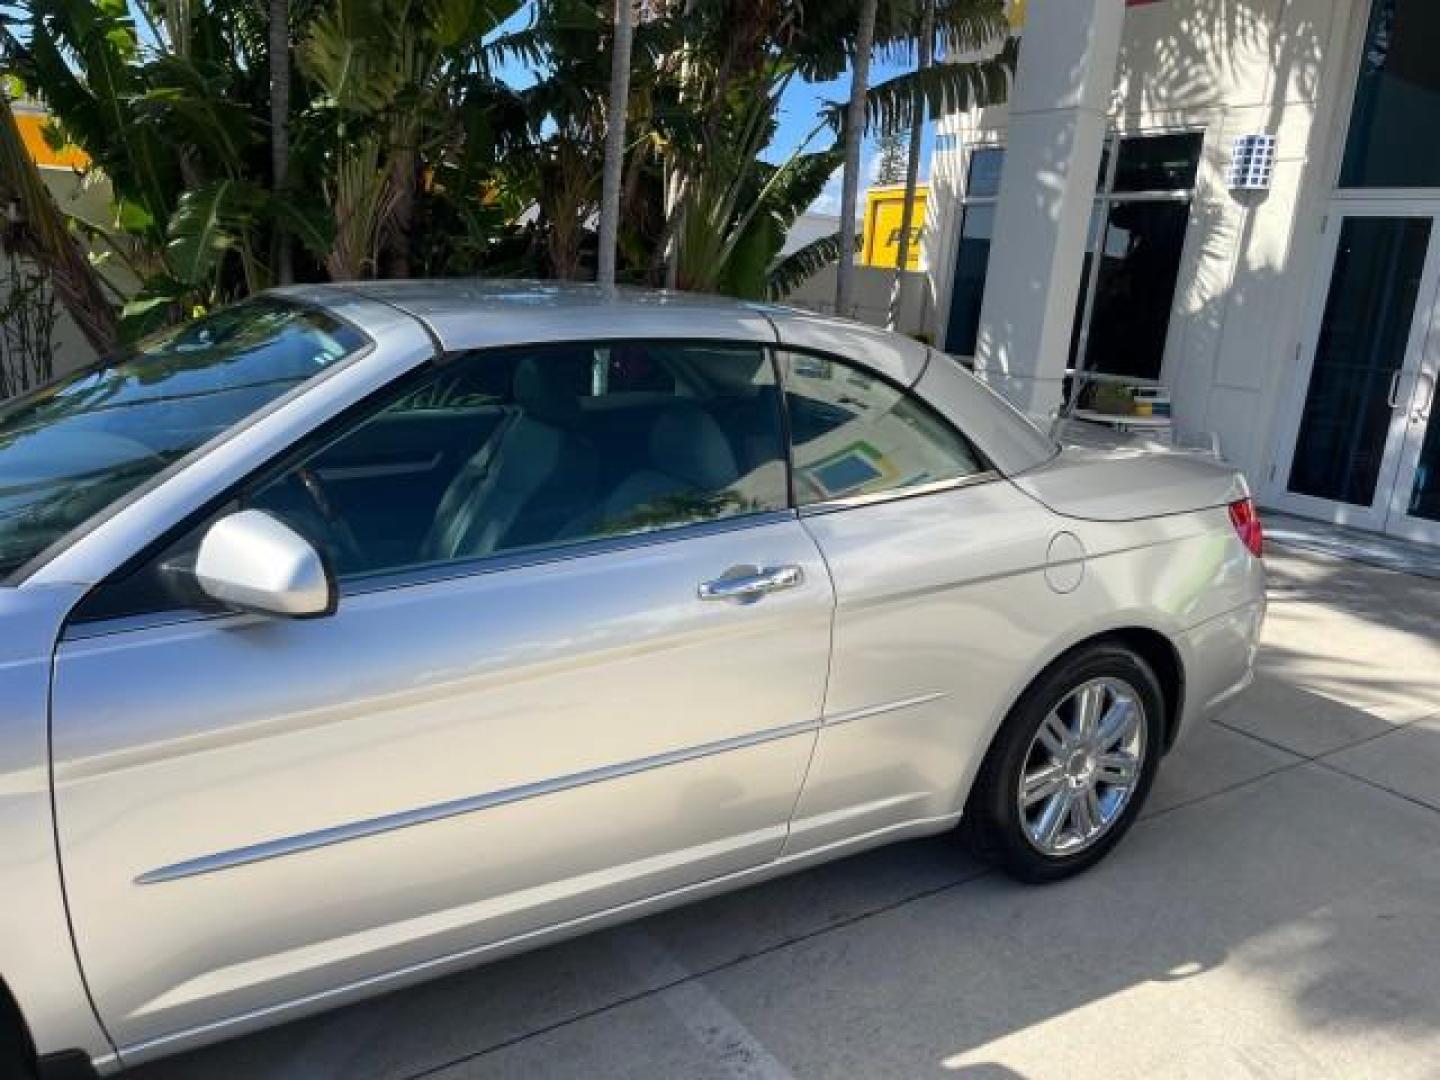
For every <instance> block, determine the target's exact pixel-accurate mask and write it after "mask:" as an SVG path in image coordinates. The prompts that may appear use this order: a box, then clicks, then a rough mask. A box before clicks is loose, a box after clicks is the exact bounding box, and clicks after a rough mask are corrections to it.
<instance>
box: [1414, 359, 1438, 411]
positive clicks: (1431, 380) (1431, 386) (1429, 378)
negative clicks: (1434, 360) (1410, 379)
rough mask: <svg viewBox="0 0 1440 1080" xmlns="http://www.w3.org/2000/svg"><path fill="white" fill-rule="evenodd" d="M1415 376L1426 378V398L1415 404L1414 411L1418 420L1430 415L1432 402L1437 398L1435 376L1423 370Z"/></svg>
mask: <svg viewBox="0 0 1440 1080" xmlns="http://www.w3.org/2000/svg"><path fill="white" fill-rule="evenodd" d="M1415 377H1416V378H1417V379H1424V380H1425V400H1424V401H1422V402H1420V403H1419V404H1418V405H1416V406H1415V413H1414V417H1415V419H1416V420H1424V419H1425V417H1427V416H1429V415H1430V403H1431V402H1432V401H1434V400H1435V376H1433V375H1429V374H1426V373H1425V372H1423V371H1422V372H1420V373H1419V374H1418V375H1416V376H1415Z"/></svg>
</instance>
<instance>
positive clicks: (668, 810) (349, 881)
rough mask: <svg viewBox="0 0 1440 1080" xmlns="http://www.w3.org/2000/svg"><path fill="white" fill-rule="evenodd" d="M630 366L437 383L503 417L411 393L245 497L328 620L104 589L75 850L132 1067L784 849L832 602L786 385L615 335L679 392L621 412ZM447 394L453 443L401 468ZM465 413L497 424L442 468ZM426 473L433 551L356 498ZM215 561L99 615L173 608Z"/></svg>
mask: <svg viewBox="0 0 1440 1080" xmlns="http://www.w3.org/2000/svg"><path fill="white" fill-rule="evenodd" d="M617 348H618V346H615V345H612V344H604V345H599V346H594V347H589V348H577V347H565V348H560V349H555V348H536V349H531V350H529V351H526V350H514V351H508V352H503V353H482V354H476V355H472V356H470V357H467V358H461V359H458V360H455V361H452V362H451V363H450V364H447V365H446V367H445V368H444V369H443V371H444V372H445V373H446V376H447V378H450V379H452V380H453V378H454V373H455V372H456V371H465V370H470V371H473V372H475V373H476V375H477V384H483V386H484V388H485V391H484V393H481V392H479V391H474V390H472V391H471V392H465V391H453V390H452V391H448V392H447V393H445V394H437V393H436V392H435V388H434V380H436V379H438V378H439V377H440V376H439V374H438V373H435V372H432V373H429V374H426V375H425V376H423V377H422V378H421V379H420V381H419V382H418V383H413V382H412V383H407V384H406V385H405V386H403V387H397V388H395V390H394V391H393V392H392V393H391V394H390V395H389V396H388V397H387V398H385V399H384V400H383V401H382V402H381V403H379V404H377V405H372V406H370V407H368V408H367V409H366V410H365V411H364V412H363V413H362V414H361V415H359V416H357V417H353V418H352V419H351V420H350V421H348V422H347V423H346V424H345V425H344V427H343V430H341V431H340V432H339V434H338V435H337V434H335V433H333V432H332V433H331V434H329V435H327V436H326V437H325V439H324V440H323V441H321V442H317V443H316V444H314V445H312V446H308V447H305V448H302V449H301V450H300V451H298V452H297V453H296V454H294V455H292V456H291V457H290V458H289V459H287V460H286V461H284V462H280V463H276V464H275V465H274V466H273V467H271V468H268V469H267V470H265V471H264V472H263V473H262V474H260V475H258V476H257V477H255V478H254V479H253V481H252V482H251V483H249V484H248V485H247V486H246V487H245V488H244V489H243V490H242V491H240V492H238V493H237V494H236V496H235V498H234V499H233V500H230V501H228V502H227V503H226V507H233V506H235V505H243V506H247V507H250V508H256V509H262V510H265V511H267V512H269V513H272V514H273V515H274V516H276V517H279V518H281V519H282V520H285V521H287V522H288V523H289V524H291V525H292V526H293V527H294V528H295V529H296V530H297V531H300V532H302V533H304V534H306V535H308V536H309V537H310V538H311V539H312V540H314V542H315V543H316V544H317V546H320V547H322V549H324V550H325V552H326V554H328V555H329V556H330V558H331V559H332V561H333V562H334V564H335V565H336V566H337V567H339V568H340V571H341V573H340V587H341V598H340V602H339V605H338V609H337V610H336V612H335V613H334V614H333V615H331V616H329V617H326V618H319V619H313V620H284V619H277V618H271V617H261V616H256V615H246V614H235V613H227V612H221V611H213V610H211V611H203V610H195V609H193V608H189V607H185V606H183V605H181V604H178V603H177V602H175V601H170V600H166V601H165V602H152V603H150V605H149V606H150V607H151V608H155V609H158V610H149V611H144V612H140V611H138V610H132V611H130V612H128V613H127V612H125V611H124V610H123V604H120V603H119V601H118V600H117V601H112V602H110V603H108V604H107V603H106V602H105V597H104V594H105V593H106V591H107V590H106V588H105V587H102V588H101V590H100V591H99V593H97V594H96V595H95V596H93V597H92V599H91V602H90V603H89V604H87V606H86V608H85V609H82V610H81V611H80V612H79V613H78V616H77V618H76V619H74V620H72V624H71V626H70V627H69V629H68V631H67V633H66V636H65V639H64V640H63V641H62V642H61V644H60V646H59V648H58V651H57V654H56V659H55V671H54V687H53V705H52V709H53V713H52V715H53V739H54V742H53V753H54V774H55V810H56V820H57V829H58V837H59V844H60V849H61V853H62V860H63V866H64V873H65V883H66V889H67V895H68V897H69V902H70V914H71V917H72V920H73V925H74V933H75V939H76V943H77V947H78V951H79V955H80V957H81V961H82V963H83V965H84V969H85V975H86V979H87V982H88V984H89V988H90V991H91V993H92V995H93V998H94V1002H95V1006H96V1009H97V1010H98V1012H99V1015H100V1017H101V1019H102V1020H103V1021H104V1023H105V1024H106V1026H107V1028H108V1029H109V1031H110V1034H111V1036H112V1037H113V1038H114V1039H115V1041H116V1042H117V1044H118V1045H119V1046H120V1047H121V1048H122V1053H125V1052H126V1048H129V1053H128V1058H129V1060H132V1061H134V1060H139V1059H141V1058H143V1057H144V1056H146V1055H147V1054H148V1053H150V1052H152V1051H155V1050H156V1049H158V1048H163V1047H164V1046H165V1045H166V1043H167V1042H170V1041H171V1040H173V1039H174V1038H176V1037H179V1036H180V1035H181V1034H182V1033H185V1032H190V1031H193V1030H194V1029H196V1028H200V1027H205V1026H213V1025H220V1026H221V1029H222V1030H240V1029H242V1028H243V1027H244V1026H245V1025H247V1024H249V1023H252V1022H254V1021H255V1020H256V1019H257V1017H258V1016H259V1015H261V1014H262V1013H273V1011H274V1010H277V1009H282V1008H283V1007H286V1006H288V1005H291V1004H294V1005H297V1006H299V1007H309V1008H313V1007H315V1006H316V1005H317V1004H320V1003H323V1002H328V1001H334V1000H338V999H339V998H337V997H336V996H335V995H334V993H333V992H335V991H337V990H338V991H340V992H341V995H342V996H343V994H344V993H345V992H348V991H351V990H361V989H364V988H367V987H373V986H376V985H384V984H385V980H387V979H389V978H391V977H414V976H416V975H417V974H422V973H424V972H425V971H427V970H432V969H434V968H435V967H436V966H437V965H439V964H442V963H445V962H448V961H450V960H454V959H456V958H464V957H467V956H473V955H476V954H478V953H481V952H483V951H484V950H486V949H487V948H489V947H491V946H494V945H496V944H497V943H504V942H509V941H512V940H514V939H516V938H517V937H519V936H521V935H525V934H528V933H530V932H533V931H535V930H537V929H539V928H543V927H551V926H555V925H558V924H563V923H566V922H567V921H569V920H575V919H580V918H583V917H584V916H586V915H589V914H592V913H595V912H600V911H604V910H607V909H610V908H614V907H617V906H619V905H623V904H626V903H629V902H631V901H634V900H636V899H638V898H642V897H647V896H651V895H654V894H658V893H663V892H666V891H668V890H673V889H677V888H681V887H684V886H686V885H688V884H691V883H693V882H696V881H699V880H702V879H708V878H715V877H718V876H723V875H725V874H728V873H731V872H735V871H740V870H743V869H745V868H748V867H753V866H756V865H758V864H761V863H764V862H765V861H767V860H771V859H773V858H775V857H776V856H777V855H778V853H779V852H780V850H781V847H782V845H783V843H784V839H785V836H786V829H787V823H788V819H789V813H790V811H791V809H792V808H793V805H794V802H795V799H796V797H797V794H798V791H799V789H800V786H801V782H802V778H803V775H804V771H805V768H806V767H807V764H808V762H809V759H810V755H811V752H812V749H813V744H814V739H815V732H816V730H817V726H818V719H819V715H820V710H821V707H822V699H823V695H824V683H825V677H826V668H827V662H828V650H829V632H830V620H831V615H832V611H833V593H832V590H831V586H830V582H829V578H828V576H827V572H826V569H825V566H824V564H823V562H822V560H821V559H820V557H819V554H818V550H817V548H816V546H815V544H814V542H813V541H812V540H811V538H810V537H809V535H808V534H807V533H806V532H805V530H804V529H803V528H802V526H801V525H800V524H799V522H798V520H797V519H796V517H795V515H794V512H793V511H792V510H791V509H789V507H788V498H787V493H786V490H785V487H786V485H785V465H784V461H783V458H784V452H783V444H782V440H781V434H780V433H781V430H782V425H781V420H780V404H779V401H778V394H777V391H776V386H775V379H774V376H773V368H772V365H771V363H770V360H769V358H768V357H767V356H766V355H765V353H764V352H763V351H762V350H761V349H759V348H758V347H755V346H730V345H704V346H700V345H694V346H691V345H683V344H674V343H669V344H667V343H659V344H654V345H644V344H635V343H630V344H627V345H626V346H625V349H626V350H628V352H629V353H632V354H633V353H634V352H635V351H636V350H648V351H649V353H650V354H651V355H650V358H649V359H650V362H652V363H653V364H655V365H656V366H657V368H658V369H660V370H661V371H662V373H674V374H673V375H670V374H667V376H666V378H667V379H668V381H666V380H665V379H662V380H661V381H660V390H658V391H657V390H655V389H653V388H652V389H648V390H646V391H645V392H644V393H630V394H627V393H625V392H623V390H622V391H621V392H617V393H614V394H609V393H605V392H603V391H604V390H605V386H604V384H605V379H604V378H603V375H604V374H605V372H606V371H607V370H608V367H607V365H611V363H612V355H611V354H612V353H613V352H615V350H616V349H617ZM497 372H499V373H500V374H499V375H498V376H497V374H496V373H497ZM497 386H498V387H500V389H498V390H497V389H496V387H497ZM427 394H428V395H429V396H428V397H427ZM441 399H443V400H441ZM437 400H438V401H440V404H438V405H437V404H436V402H437ZM427 403H428V404H427ZM432 405H433V406H434V407H436V408H437V409H439V408H443V409H446V410H449V412H447V413H446V415H445V416H444V417H440V416H439V415H438V414H437V416H436V417H433V418H431V419H436V421H437V422H436V423H435V425H434V430H435V431H436V432H437V435H436V437H437V438H443V439H445V440H449V442H447V444H446V445H443V446H441V445H437V446H435V447H434V448H433V452H427V451H425V449H424V448H423V447H420V446H418V445H417V443H416V440H415V438H414V435H413V432H412V433H411V434H407V435H406V436H405V442H404V445H403V447H401V448H397V445H398V444H397V442H396V440H395V438H394V437H393V432H394V430H395V428H396V426H397V424H400V426H405V427H412V428H413V427H415V426H417V425H423V423H424V422H425V420H426V419H427V418H426V417H425V416H423V415H421V414H423V412H424V411H425V409H426V408H428V407H430V406H432ZM461 406H463V407H465V408H474V409H477V410H479V411H480V412H481V413H484V414H485V415H483V416H481V417H480V418H479V419H477V421H476V424H475V427H474V430H473V432H472V435H471V441H470V443H469V444H467V445H464V446H460V447H457V446H456V445H455V443H454V441H453V440H455V439H457V438H463V437H464V436H463V434H462V435H457V434H456V433H457V432H462V433H463V432H464V425H457V424H455V423H454V422H453V421H454V415H455V409H456V408H457V407H461ZM486 410H490V411H489V412H486ZM495 413H498V414H499V419H497V416H496V415H494V414H495ZM402 415H403V416H405V417H407V418H408V420H407V422H404V423H401V422H400V421H397V417H399V416H402ZM617 416H619V417H622V418H626V417H628V421H629V422H626V423H619V422H617ZM717 417H721V418H723V419H724V423H722V420H721V419H716V418H717ZM736 417H741V418H743V422H741V421H740V420H735V419H734V418H736ZM725 424H730V425H731V427H732V428H733V427H736V425H738V427H739V429H742V437H736V436H735V435H734V433H733V432H727V430H726V427H725ZM767 431H768V434H765V433H766V432H767ZM377 432H379V433H382V434H379V435H377V434H376V433H377ZM440 432H444V435H443V436H441V435H439V434H438V433H440ZM615 432H624V433H625V438H624V440H623V444H622V441H617V437H616V436H614V435H613V434H612V433H615ZM370 445H373V446H374V448H375V452H376V456H375V458H374V459H373V460H372V459H371V457H370V456H369V451H368V450H367V446H370ZM461 459H463V460H461ZM441 460H456V461H458V462H460V463H459V464H457V465H456V466H455V467H454V475H453V476H452V477H451V479H450V481H449V483H448V484H446V485H443V489H442V485H440V484H438V483H432V484H431V486H432V487H433V489H434V491H435V498H434V500H432V501H433V504H434V505H433V506H432V507H431V508H430V510H429V511H428V512H430V513H433V514H434V515H435V518H434V521H433V522H431V523H430V524H429V526H428V527H427V528H419V527H417V525H416V523H415V522H413V521H410V520H406V521H394V522H390V523H389V524H388V525H387V521H386V515H385V514H384V513H377V512H375V511H376V508H375V507H374V506H373V505H369V502H370V499H371V494H372V493H375V497H379V498H389V497H392V496H391V494H390V493H392V492H393V483H394V479H395V475H396V470H397V469H401V468H402V467H403V468H406V469H408V468H410V467H411V466H413V467H414V468H415V469H419V468H420V466H421V465H426V467H427V469H428V468H429V467H430V466H429V464H428V463H432V462H438V461H441ZM367 478H369V479H370V480H372V481H373V483H374V486H373V488H371V491H370V492H367V484H366V481H367ZM307 500H308V505H307ZM395 505H396V506H397V507H399V508H400V509H397V511H396V513H397V514H401V515H411V514H414V513H415V512H416V509H415V506H414V500H410V501H397V502H396V503H395ZM219 512H220V513H223V512H224V508H222V509H221V510H220V511H219ZM211 516H212V517H213V516H214V514H212V515H211ZM497 522H498V523H499V524H497ZM201 531H203V523H201V524H198V525H197V526H196V528H195V529H194V530H192V533H194V534H198V533H199V532H201ZM397 536H399V537H402V538H404V537H409V538H411V539H410V540H408V541H406V542H407V543H408V544H409V549H410V550H409V551H408V553H407V552H405V551H402V550H401V549H402V548H404V547H405V544H404V543H399V542H397V540H396V537H397ZM194 543H195V540H194V537H193V536H191V537H190V538H184V539H181V540H180V541H178V542H177V543H175V544H172V545H171V546H170V547H169V548H168V549H167V550H166V551H165V552H162V553H160V554H158V555H156V556H154V557H153V558H152V559H151V560H150V561H149V563H147V564H146V565H145V566H142V567H141V568H140V569H138V570H132V571H129V572H128V576H127V577H126V578H125V579H124V580H123V581H121V580H117V581H116V582H114V583H111V590H110V591H111V592H113V593H114V594H115V595H116V596H118V597H120V599H122V600H123V599H125V598H131V602H132V607H133V606H134V604H135V603H138V601H134V600H133V598H134V597H137V596H148V597H151V598H152V601H153V598H154V597H155V596H157V595H161V594H164V595H167V596H168V595H169V594H166V593H165V589H166V588H168V587H170V586H166V585H165V584H163V582H165V581H171V582H173V581H175V580H177V579H176V576H175V575H176V570H175V566H176V565H177V559H178V561H179V564H181V565H183V560H184V550H185V548H186V545H187V544H190V545H192V546H193V544H194ZM177 551H178V552H179V555H178V556H177V554H176V553H177ZM147 575H148V576H149V577H148V578H147ZM166 575H169V577H166ZM182 576H183V574H182ZM147 580H149V581H151V584H150V585H149V586H148V587H147V585H146V581H147ZM181 595H184V594H183V593H182V594H181ZM117 605H118V606H117ZM142 606H143V605H142ZM87 612H89V613H90V614H89V615H87ZM226 1025H231V1027H229V1028H227V1027H226Z"/></svg>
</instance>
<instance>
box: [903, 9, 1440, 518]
mask: <svg viewBox="0 0 1440 1080" xmlns="http://www.w3.org/2000/svg"><path fill="white" fill-rule="evenodd" d="M1252 135H1254V136H1271V137H1273V140H1274V150H1275V155H1274V161H1273V171H1271V173H1270V174H1269V175H1268V176H1267V175H1266V169H1265V167H1264V165H1265V163H1264V161H1263V160H1262V161H1258V162H1256V163H1253V164H1255V165H1256V166H1257V167H1255V168H1252V170H1251V172H1252V175H1250V176H1249V177H1241V176H1233V175H1228V174H1229V173H1230V172H1231V170H1232V165H1237V164H1238V165H1243V164H1244V163H1243V162H1238V163H1237V162H1235V161H1234V160H1233V158H1234V155H1235V144H1236V141H1237V139H1240V138H1242V137H1243V136H1252ZM1259 143H1260V145H1259V150H1260V151H1261V155H1262V157H1263V154H1264V150H1265V140H1259ZM1242 181H1245V182H1248V183H1252V184H1256V185H1258V186H1257V187H1253V188H1245V187H1241V186H1239V184H1240V183H1241V182H1242ZM932 192H933V194H932V199H931V210H930V220H929V222H928V226H927V227H928V229H929V238H930V251H931V252H932V254H933V264H932V274H933V277H934V289H935V305H934V315H933V320H932V325H931V326H929V327H928V329H929V331H930V332H931V333H932V334H933V335H934V338H935V340H936V341H937V342H938V343H939V344H941V345H943V346H944V347H945V348H946V349H947V350H948V351H950V352H952V353H954V354H957V355H960V356H963V357H972V358H973V360H974V363H975V365H976V368H977V370H978V371H980V372H981V373H983V375H984V376H985V377H986V378H987V379H989V380H990V381H991V382H992V383H993V384H995V385H997V386H998V387H1000V388H1001V389H1002V390H1003V391H1004V392H1005V393H1006V394H1007V395H1009V396H1010V397H1011V398H1012V399H1013V400H1015V401H1016V402H1017V403H1018V404H1020V405H1021V406H1022V407H1023V408H1025V409H1026V410H1027V411H1030V412H1031V413H1035V414H1047V413H1050V412H1052V411H1053V410H1054V409H1055V408H1057V407H1058V405H1059V403H1060V401H1061V398H1062V394H1063V393H1064V392H1065V389H1064V388H1065V387H1066V386H1067V385H1074V382H1073V381H1072V382H1070V383H1067V382H1066V378H1065V372H1066V369H1067V368H1070V367H1078V368H1083V369H1088V370H1090V371H1095V372H1100V373H1106V374H1110V375H1116V376H1125V377H1131V378H1139V379H1152V380H1158V382H1160V383H1161V384H1163V386H1164V388H1165V389H1168V391H1169V394H1170V397H1171V398H1172V400H1173V409H1174V423H1175V425H1176V427H1177V429H1180V430H1186V431H1191V432H1207V433H1213V434H1214V436H1216V437H1217V438H1218V442H1219V446H1220V449H1221V451H1222V453H1223V454H1224V455H1225V456H1226V457H1227V458H1228V459H1230V460H1231V461H1234V462H1235V463H1237V464H1239V465H1241V466H1243V467H1244V468H1245V469H1246V471H1247V472H1248V473H1249V475H1250V478H1251V481H1252V484H1253V485H1254V486H1255V488H1256V489H1257V493H1258V495H1259V496H1260V498H1261V500H1262V502H1263V503H1265V504H1267V505H1269V506H1273V507H1278V508H1283V509H1286V510H1290V511H1293V512H1296V513H1301V514H1305V515H1308V516H1312V517H1316V518H1321V519H1325V520H1332V521H1336V522H1340V523H1344V524H1350V525H1354V526H1358V527H1361V528H1367V529H1372V530H1376V531H1384V532H1389V533H1392V534H1396V535H1401V536H1406V537H1409V538H1412V539H1417V540H1421V541H1426V542H1432V543H1440V419H1436V420H1435V421H1434V422H1433V423H1432V422H1431V417H1432V416H1433V417H1440V409H1432V407H1431V406H1432V402H1433V398H1434V396H1435V390H1436V379H1437V374H1440V0H1130V2H1129V3H1126V0H1030V4H1029V14H1028V21H1027V23H1026V25H1025V27H1024V29H1023V37H1022V46H1021V54H1020V64H1019V68H1018V70H1017V72H1016V78H1015V84H1014V87H1013V89H1012V93H1011V96H1010V104H1009V106H1008V108H995V109H989V110H984V111H982V112H980V113H972V114H966V115H957V116H950V117H945V118H944V119H942V121H941V122H940V126H939V134H938V139H937V150H936V158H935V162H934V167H933V169H932ZM1092 385H1093V384H1092Z"/></svg>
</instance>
